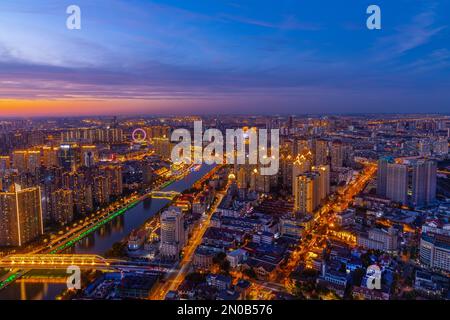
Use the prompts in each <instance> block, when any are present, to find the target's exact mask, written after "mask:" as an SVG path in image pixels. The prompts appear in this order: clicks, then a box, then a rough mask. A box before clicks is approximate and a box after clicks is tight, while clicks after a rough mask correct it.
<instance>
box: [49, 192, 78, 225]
mask: <svg viewBox="0 0 450 320" xmlns="http://www.w3.org/2000/svg"><path fill="white" fill-rule="evenodd" d="M51 219H52V221H54V222H56V223H58V224H63V225H65V224H68V223H70V222H72V220H73V191H72V190H68V189H59V190H56V191H54V192H52V194H51Z"/></svg>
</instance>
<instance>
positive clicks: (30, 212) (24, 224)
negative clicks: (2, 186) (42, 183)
mask: <svg viewBox="0 0 450 320" xmlns="http://www.w3.org/2000/svg"><path fill="white" fill-rule="evenodd" d="M43 233H44V226H43V221H42V206H41V191H40V188H38V187H36V188H27V189H21V188H20V186H18V185H16V186H15V188H14V191H12V192H2V193H0V246H21V245H23V244H26V243H28V242H30V241H32V240H34V239H36V238H37V237H39V236H40V235H42V234H43Z"/></svg>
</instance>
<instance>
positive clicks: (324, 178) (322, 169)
mask: <svg viewBox="0 0 450 320" xmlns="http://www.w3.org/2000/svg"><path fill="white" fill-rule="evenodd" d="M312 170H313V171H314V172H317V173H318V174H319V189H318V190H319V191H318V197H319V202H320V201H323V200H324V199H325V198H326V197H328V195H329V194H330V166H328V165H325V166H316V167H313V168H312Z"/></svg>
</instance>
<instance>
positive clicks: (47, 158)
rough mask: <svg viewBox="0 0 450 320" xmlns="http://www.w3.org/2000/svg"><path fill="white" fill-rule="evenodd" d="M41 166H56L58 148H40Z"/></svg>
mask: <svg viewBox="0 0 450 320" xmlns="http://www.w3.org/2000/svg"><path fill="white" fill-rule="evenodd" d="M42 165H43V166H44V167H47V168H48V167H56V166H58V148H55V147H47V146H45V147H43V148H42Z"/></svg>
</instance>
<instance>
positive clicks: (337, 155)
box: [330, 141, 344, 170]
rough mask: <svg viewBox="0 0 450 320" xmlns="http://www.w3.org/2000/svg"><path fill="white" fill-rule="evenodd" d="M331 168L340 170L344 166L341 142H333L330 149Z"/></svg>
mask: <svg viewBox="0 0 450 320" xmlns="http://www.w3.org/2000/svg"><path fill="white" fill-rule="evenodd" d="M330 154H331V168H332V169H333V170H334V169H336V168H341V167H342V166H343V165H344V148H343V146H342V142H341V141H333V143H332V144H331V149H330Z"/></svg>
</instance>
